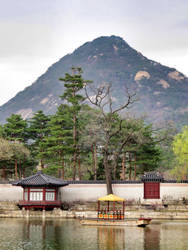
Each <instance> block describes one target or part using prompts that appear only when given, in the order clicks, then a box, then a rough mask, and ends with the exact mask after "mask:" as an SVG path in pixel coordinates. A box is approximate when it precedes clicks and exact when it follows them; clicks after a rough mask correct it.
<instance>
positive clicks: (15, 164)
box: [14, 160, 18, 179]
mask: <svg viewBox="0 0 188 250" xmlns="http://www.w3.org/2000/svg"><path fill="white" fill-rule="evenodd" d="M14 174H15V178H16V179H18V162H17V160H15V161H14Z"/></svg>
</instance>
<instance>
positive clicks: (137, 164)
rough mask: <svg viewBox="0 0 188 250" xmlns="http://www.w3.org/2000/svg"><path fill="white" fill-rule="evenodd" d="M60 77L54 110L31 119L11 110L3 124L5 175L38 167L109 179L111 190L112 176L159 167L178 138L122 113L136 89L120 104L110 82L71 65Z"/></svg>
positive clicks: (0, 144) (0, 146)
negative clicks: (90, 76)
mask: <svg viewBox="0 0 188 250" xmlns="http://www.w3.org/2000/svg"><path fill="white" fill-rule="evenodd" d="M60 81H61V82H62V84H64V93H63V94H62V95H61V96H60V98H61V100H62V104H61V105H59V106H58V108H57V112H56V113H55V114H53V115H45V114H44V113H43V111H41V110H39V111H38V112H36V113H35V114H34V116H33V117H32V118H31V119H28V120H23V119H22V117H21V116H20V115H18V114H12V115H11V116H10V117H9V118H8V119H7V122H6V123H5V124H4V125H1V126H0V138H1V139H0V168H1V177H2V178H7V176H12V178H22V177H25V176H27V175H29V174H31V173H32V172H33V171H36V165H38V168H40V169H43V171H44V172H46V173H48V174H54V175H56V176H58V177H61V178H63V179H73V180H76V179H79V180H81V179H89V180H102V179H104V180H106V181H107V189H108V193H112V192H113V191H112V188H111V180H112V179H124V180H125V179H128V180H135V179H136V178H137V177H138V176H139V175H140V174H142V173H144V172H145V171H151V170H155V169H160V166H161V164H162V162H164V158H165V157H164V155H165V156H166V155H167V153H166V152H169V149H168V147H169V145H170V144H171V143H172V141H173V140H174V137H173V136H172V138H171V139H169V138H170V137H169V135H168V136H166V135H167V133H166V131H165V130H163V131H158V132H156V131H155V130H154V128H153V126H152V125H151V124H146V123H145V121H144V119H143V118H135V117H133V116H130V115H129V116H128V115H125V114H124V113H123V112H124V111H125V110H127V109H128V108H129V107H130V106H131V105H134V102H135V101H136V95H135V93H130V91H129V89H127V88H125V100H124V101H122V104H121V105H118V104H117V103H115V102H114V100H113V97H112V93H111V86H110V85H108V84H102V85H101V86H99V87H97V88H96V87H92V83H91V81H87V80H85V79H83V77H82V69H81V68H72V73H71V74H69V73H66V74H65V76H64V78H60ZM166 139H168V140H170V141H169V142H168V143H167V140H166ZM167 144H168V145H167ZM174 145H175V141H174ZM167 146H168V147H167ZM174 149H175V146H174ZM176 151H177V150H176ZM164 152H165V153H164ZM171 155H172V154H171ZM184 172H185V171H184ZM176 174H177V171H176Z"/></svg>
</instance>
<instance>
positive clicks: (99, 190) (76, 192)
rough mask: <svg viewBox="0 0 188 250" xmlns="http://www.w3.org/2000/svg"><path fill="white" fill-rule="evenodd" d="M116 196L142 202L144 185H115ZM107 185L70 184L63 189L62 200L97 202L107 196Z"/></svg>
mask: <svg viewBox="0 0 188 250" xmlns="http://www.w3.org/2000/svg"><path fill="white" fill-rule="evenodd" d="M113 192H114V194H116V195H118V196H120V197H122V198H125V199H126V200H135V201H138V200H141V199H142V198H143V184H142V183H140V184H114V185H113ZM106 194H107V193H106V185H105V184H70V185H68V186H66V187H63V188H61V200H63V201H66V202H71V201H97V200H98V198H99V197H102V196H105V195H106Z"/></svg>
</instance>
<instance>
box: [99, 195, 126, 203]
mask: <svg viewBox="0 0 188 250" xmlns="http://www.w3.org/2000/svg"><path fill="white" fill-rule="evenodd" d="M98 200H99V201H125V199H123V198H121V197H119V196H117V195H114V194H109V195H106V196H104V197H101V198H99V199H98Z"/></svg>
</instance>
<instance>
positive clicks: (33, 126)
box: [27, 110, 49, 164]
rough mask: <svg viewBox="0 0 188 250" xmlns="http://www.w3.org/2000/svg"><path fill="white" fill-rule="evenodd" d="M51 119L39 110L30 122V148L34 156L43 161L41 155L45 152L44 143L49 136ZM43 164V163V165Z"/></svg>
mask: <svg viewBox="0 0 188 250" xmlns="http://www.w3.org/2000/svg"><path fill="white" fill-rule="evenodd" d="M48 122H49V117H48V116H46V115H45V114H44V113H43V111H42V110H39V111H38V112H36V113H35V114H34V116H33V117H32V118H31V119H30V120H29V121H28V123H29V127H28V129H27V135H28V139H29V140H30V143H29V147H30V149H31V152H32V155H33V156H34V157H36V158H37V159H40V160H41V153H42V152H43V142H44V138H45V136H47V135H48V132H49V128H48ZM41 164H42V163H41Z"/></svg>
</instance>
